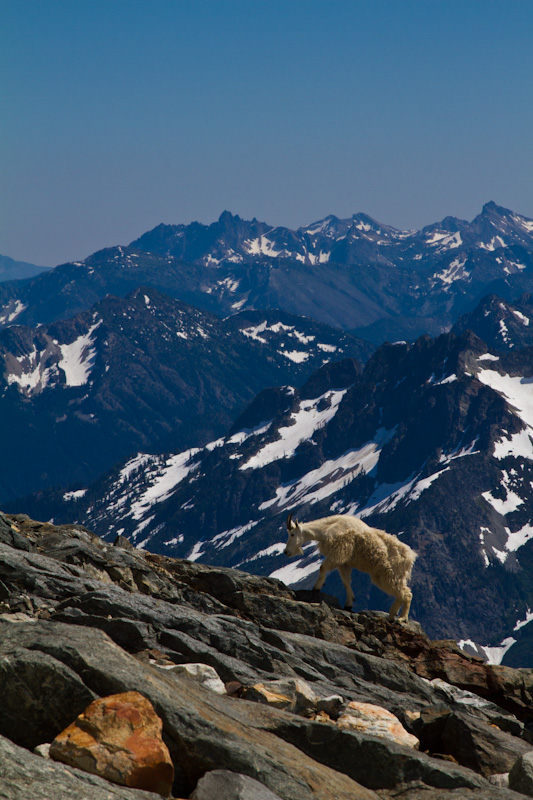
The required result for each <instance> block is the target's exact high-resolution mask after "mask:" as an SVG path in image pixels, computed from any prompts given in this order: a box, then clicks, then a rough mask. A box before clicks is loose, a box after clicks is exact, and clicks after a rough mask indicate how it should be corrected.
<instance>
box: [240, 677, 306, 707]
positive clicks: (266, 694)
mask: <svg viewBox="0 0 533 800" xmlns="http://www.w3.org/2000/svg"><path fill="white" fill-rule="evenodd" d="M242 696H243V698H244V700H252V701H253V702H255V703H265V705H267V706H272V707H273V708H285V709H287V710H291V709H292V705H293V699H292V697H288V695H286V694H281V692H276V691H274V690H272V689H269V688H268V687H267V686H265V684H264V683H255V684H254V685H253V686H248V687H246V688H245V689H244V691H243V693H242Z"/></svg>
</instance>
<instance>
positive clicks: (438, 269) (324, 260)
mask: <svg viewBox="0 0 533 800" xmlns="http://www.w3.org/2000/svg"><path fill="white" fill-rule="evenodd" d="M139 286H151V287H152V288H155V289H158V290H159V291H161V292H163V293H165V294H168V295H171V296H172V297H175V298H177V299H180V300H182V301H184V302H186V303H189V304H191V305H193V306H196V307H198V308H201V309H203V310H206V311H211V312H213V313H215V314H218V315H219V316H223V317H225V316H227V315H229V314H233V313H235V312H236V311H239V310H244V309H250V308H254V309H264V308H281V309H284V310H286V311H290V312H293V313H296V314H301V315H304V316H308V317H312V318H314V319H317V320H320V321H322V322H325V323H326V324H328V325H332V326H335V327H340V328H344V329H357V333H358V335H360V336H362V337H363V338H365V339H371V340H372V341H373V342H375V343H376V344H380V343H381V342H383V341H385V340H386V339H388V340H391V341H395V340H396V339H408V340H414V339H415V338H417V336H419V335H421V334H423V333H429V334H431V335H436V334H438V333H441V332H442V331H444V330H447V329H448V328H449V327H450V326H451V325H452V324H453V323H454V322H455V321H456V320H457V318H458V317H459V316H460V315H461V314H464V313H466V312H468V311H471V310H472V308H473V307H474V306H475V305H476V304H477V303H478V302H479V300H480V299H481V298H482V297H483V296H484V295H486V294H490V293H494V294H497V295H499V296H501V297H503V298H504V299H507V300H512V299H515V298H516V297H518V295H519V294H521V293H523V292H526V291H531V290H532V289H533V220H529V219H527V218H526V217H524V216H521V215H520V214H516V213H514V212H513V211H510V210H508V209H505V208H502V207H501V206H498V205H496V204H495V203H494V202H490V203H487V204H486V205H485V206H484V207H483V210H482V212H481V213H480V214H479V215H478V216H477V217H475V219H474V220H472V221H471V222H467V221H465V220H461V219H457V218H455V217H446V218H445V219H443V220H442V221H441V222H438V223H435V224H432V225H428V226H426V227H424V228H423V229H422V230H420V231H399V230H396V229H395V228H392V227H391V226H389V225H383V224H381V223H379V222H376V220H373V219H372V218H371V217H369V216H367V215H366V214H355V215H354V216H353V217H351V218H349V219H338V218H337V217H334V216H329V217H326V218H325V219H323V220H320V221H319V222H316V223H313V224H311V225H308V226H306V227H302V228H299V229H298V230H290V229H288V228H284V227H273V226H271V225H267V224H266V223H262V222H258V221H257V220H255V219H254V220H252V221H251V222H249V221H246V220H242V219H241V218H240V217H238V216H234V215H232V214H230V213H229V212H224V213H223V214H222V215H221V216H220V219H219V220H218V221H217V222H214V223H212V224H211V225H202V224H200V223H197V222H195V223H191V224H190V225H159V226H158V227H156V228H155V229H154V230H152V231H150V232H148V233H145V234H144V235H142V236H140V237H139V238H138V239H136V240H135V241H133V242H132V243H131V244H130V245H128V246H119V247H112V248H107V249H105V250H101V251H99V252H97V253H94V254H93V255H91V256H89V257H88V258H86V259H85V260H84V261H79V262H74V263H70V264H63V265H60V266H58V267H56V268H55V269H54V270H52V271H51V272H49V273H46V274H42V275H39V276H37V277H35V278H32V279H31V280H29V281H26V282H24V283H20V282H19V283H17V282H11V283H7V284H2V285H0V307H1V309H2V311H1V313H0V324H4V325H9V324H12V323H13V322H14V321H15V320H16V322H18V323H22V324H29V325H34V324H37V323H49V322H52V321H54V320H57V319H62V318H65V317H70V316H72V315H74V314H76V313H78V312H80V311H82V310H87V309H89V308H90V307H91V306H92V305H93V304H94V303H96V302H97V301H98V300H101V299H102V298H103V297H105V295H106V294H115V295H120V296H124V295H126V294H128V292H130V291H132V290H133V289H135V288H137V287H139Z"/></svg>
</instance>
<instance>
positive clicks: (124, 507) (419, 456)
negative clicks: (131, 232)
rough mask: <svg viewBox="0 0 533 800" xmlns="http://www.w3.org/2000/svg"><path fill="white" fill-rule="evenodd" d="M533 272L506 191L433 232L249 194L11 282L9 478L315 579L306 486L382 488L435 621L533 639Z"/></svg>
mask: <svg viewBox="0 0 533 800" xmlns="http://www.w3.org/2000/svg"><path fill="white" fill-rule="evenodd" d="M532 289H533V222H531V221H530V220H527V219H526V218H525V217H522V216H520V215H518V214H515V213H513V212H511V211H508V210H506V209H503V208H501V207H499V206H496V205H495V204H494V203H488V204H486V205H485V206H484V207H483V211H482V213H481V214H480V215H479V216H478V217H476V218H475V219H474V220H473V221H472V222H470V223H469V222H465V221H462V220H458V219H455V218H451V217H447V218H446V219H445V220H443V221H442V222H441V223H438V224H437V225H434V226H428V227H427V228H424V229H423V230H422V231H407V232H401V231H396V230H395V229H393V228H390V227H389V226H382V225H380V224H379V223H377V222H375V221H374V220H371V219H370V218H369V217H367V216H365V215H360V214H359V215H354V217H352V218H351V219H350V220H338V219H337V218H335V217H328V218H326V219H325V220H322V221H321V222H320V223H316V224H314V225H311V226H308V227H307V228H301V229H299V230H298V231H289V230H288V229H286V228H272V227H270V226H267V225H265V224H264V223H259V222H257V220H253V221H252V222H246V221H244V220H241V219H240V218H239V217H235V216H232V215H231V214H228V213H224V214H223V215H222V216H221V218H220V220H219V221H218V222H217V223H213V225H210V226H203V225H200V224H199V223H193V224H192V225H187V226H159V227H158V228H156V229H154V231H151V232H149V233H147V234H144V235H143V236H141V237H140V238H139V239H138V240H136V241H135V242H133V243H132V244H131V245H130V246H129V247H116V248H109V249H107V250H104V251H100V252H99V253H95V254H94V255H93V256H90V257H89V258H88V259H86V260H85V261H83V262H76V263H73V264H65V265H61V266H59V267H57V268H56V269H54V270H52V271H51V272H49V273H46V274H42V275H39V276H37V277H36V278H32V279H30V280H27V281H23V282H11V283H5V284H2V285H0V319H1V320H3V323H2V330H0V358H1V359H2V364H3V370H2V382H1V383H0V411H1V414H0V432H1V435H2V438H3V441H4V446H5V451H6V453H8V454H9V458H7V459H6V460H5V462H4V469H3V470H2V472H1V474H0V492H1V493H0V499H1V500H2V504H3V506H4V508H5V509H6V510H8V511H14V512H20V511H21V510H22V511H24V512H27V513H30V514H32V516H34V517H35V518H40V519H50V518H53V519H54V520H56V521H64V522H71V521H72V520H73V519H76V520H78V521H79V522H83V523H84V524H86V525H87V526H89V527H90V528H91V529H93V530H95V531H96V532H97V533H98V534H99V535H100V536H102V537H103V538H105V539H107V540H108V541H111V540H114V538H115V537H116V536H117V535H122V536H126V537H128V538H130V539H131V540H132V541H133V542H134V543H135V545H136V546H137V547H141V548H144V547H146V548H148V549H149V550H151V551H154V552H158V553H162V554H165V555H172V556H178V557H184V558H187V559H188V560H189V561H197V560H200V561H205V562H207V563H211V564H215V565H220V566H223V567H239V568H242V569H245V570H246V571H248V572H253V573H257V574H258V575H263V576H274V577H278V578H281V579H283V580H284V581H285V582H287V583H289V584H291V585H294V586H300V587H304V588H308V587H309V586H310V585H311V584H312V582H313V576H314V574H315V573H316V570H317V567H318V560H317V557H316V555H315V554H314V553H313V552H309V551H306V553H305V555H304V557H303V558H301V559H299V560H297V561H295V562H289V563H287V561H286V559H285V556H284V555H283V553H282V551H283V549H284V539H285V534H284V524H285V523H284V521H285V518H286V514H287V512H288V511H289V510H291V511H293V512H294V513H295V514H296V515H297V516H298V517H300V518H301V519H310V518H313V517H317V516H322V515H326V514H330V513H349V514H357V515H358V516H361V517H363V518H365V519H366V520H368V521H369V522H370V523H371V524H374V525H377V526H379V527H383V528H385V529H386V530H389V531H390V532H392V533H396V534H398V535H399V536H401V537H402V538H403V539H404V540H405V541H407V542H408V543H409V544H411V545H412V546H413V547H414V548H415V549H416V550H417V551H418V553H419V558H418V561H417V565H416V570H415V573H414V579H413V589H414V594H415V599H414V601H413V614H414V616H415V618H416V619H419V620H420V621H421V622H422V623H423V625H424V627H425V629H426V630H427V631H428V632H429V633H430V635H432V636H437V637H441V638H442V637H448V638H450V637H453V638H457V639H459V640H460V641H461V645H462V646H463V647H464V648H466V649H467V650H470V652H472V653H477V654H479V655H481V656H482V657H483V658H486V659H487V658H488V659H489V660H492V661H500V660H502V659H503V660H504V662H505V663H509V664H513V665H527V664H530V663H531V662H532V661H533V644H532V642H533V631H531V632H530V631H529V628H530V626H529V622H530V621H531V620H532V619H533V614H532V612H531V609H532V608H533V597H532V589H531V581H530V575H531V572H532V569H533V561H532V555H533V544H531V542H530V539H531V538H533V529H532V528H531V509H532V508H533V495H532V486H533V479H532V474H531V462H532V460H533V438H532V437H533V406H532V401H531V397H532V393H531V383H532V382H533V349H532V348H533V337H532V333H531V332H532V330H533V325H532V324H531V320H532V319H533V301H532V294H531V290H532ZM296 312H298V313H296ZM302 313H303V314H304V316H302ZM313 317H317V318H318V321H315V320H314V319H313ZM357 321H358V323H359V324H357ZM328 323H331V324H328ZM343 329H344V330H343ZM358 332H359V333H360V332H363V333H365V334H367V335H368V336H369V338H370V339H371V343H369V342H368V341H365V340H363V339H361V338H358V337H356V336H354V333H358ZM421 332H422V333H424V335H423V336H421V337H418V334H419V333H421ZM428 334H431V335H432V336H433V338H431V336H430V335H428ZM384 338H385V339H387V338H388V339H389V340H390V341H392V342H393V343H392V344H391V343H383V344H381V346H379V347H378V348H377V349H376V345H377V344H380V343H381V342H382V340H383V339H384ZM17 498H18V499H17ZM465 587H468V589H465ZM326 588H327V590H328V591H330V592H332V593H333V594H336V595H337V596H339V597H342V589H341V587H340V582H339V581H338V579H337V578H336V577H335V576H334V575H333V576H331V577H330V578H328V583H327V584H326ZM387 602H388V600H387V599H386V598H385V597H384V596H383V595H382V594H381V593H380V592H378V591H377V590H376V589H374V588H373V587H371V586H370V584H369V582H368V581H367V580H366V578H365V577H364V576H360V575H359V576H358V577H357V590H356V607H358V608H368V607H370V608H384V607H386V604H387ZM531 627H533V626H531Z"/></svg>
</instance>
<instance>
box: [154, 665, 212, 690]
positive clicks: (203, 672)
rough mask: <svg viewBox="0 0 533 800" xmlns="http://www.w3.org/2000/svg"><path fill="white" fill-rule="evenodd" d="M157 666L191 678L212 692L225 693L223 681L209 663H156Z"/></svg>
mask: <svg viewBox="0 0 533 800" xmlns="http://www.w3.org/2000/svg"><path fill="white" fill-rule="evenodd" d="M157 666H158V667H159V669H164V670H166V671H167V672H170V673H175V674H176V675H184V676H185V677H186V678H191V679H192V680H194V681H196V682H197V683H200V684H201V685H202V686H205V688H206V689H210V690H211V691H212V692H216V693H217V694H226V687H225V684H224V682H223V681H222V680H221V679H220V678H219V675H218V672H217V671H216V669H215V668H214V667H210V666H209V664H173V665H172V666H167V665H164V664H158V665H157Z"/></svg>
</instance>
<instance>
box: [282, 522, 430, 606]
mask: <svg viewBox="0 0 533 800" xmlns="http://www.w3.org/2000/svg"><path fill="white" fill-rule="evenodd" d="M287 530H288V532H289V538H288V540H287V545H286V547H285V555H287V556H289V557H292V556H296V555H303V550H302V545H303V544H305V543H306V542H310V541H314V542H317V545H318V550H319V552H320V553H321V554H322V555H323V556H324V561H323V562H322V564H321V565H320V571H319V573H318V579H317V581H316V583H315V585H314V587H313V590H319V589H321V588H322V586H323V585H324V581H325V580H326V575H327V573H328V572H329V571H330V570H332V569H337V570H338V572H339V574H340V576H341V578H342V582H343V584H344V588H345V589H346V605H345V609H346V610H348V611H349V610H350V609H351V607H352V604H353V601H354V595H353V592H352V587H351V575H352V567H355V568H356V569H359V570H361V572H367V573H368V574H369V575H370V578H371V580H372V583H374V584H375V585H376V586H377V587H378V588H379V589H381V590H382V591H383V592H386V593H387V594H390V595H393V596H394V598H395V599H394V603H393V604H392V606H391V609H390V611H389V620H393V619H394V618H395V616H396V614H397V613H398V611H399V610H400V607H401V606H403V608H402V612H401V614H400V619H401V620H407V618H408V616H409V609H410V607H411V600H412V597H413V593H412V592H411V590H410V589H409V587H408V585H407V584H408V582H409V580H410V578H411V570H412V569H413V564H414V563H415V559H416V556H417V554H416V553H415V551H414V550H412V549H411V548H410V547H409V545H407V544H404V542H401V541H400V540H399V539H398V538H397V537H396V536H392V535H391V534H390V533H385V531H382V530H379V528H371V527H370V526H369V525H367V524H366V522H363V521H362V520H360V519H358V518H357V517H352V516H348V515H347V514H344V515H342V514H339V515H336V516H332V517H324V518H323V519H317V520H314V521H313V522H304V523H301V524H300V523H299V522H297V521H296V520H295V521H294V522H293V521H292V513H290V514H289V516H288V518H287Z"/></svg>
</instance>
